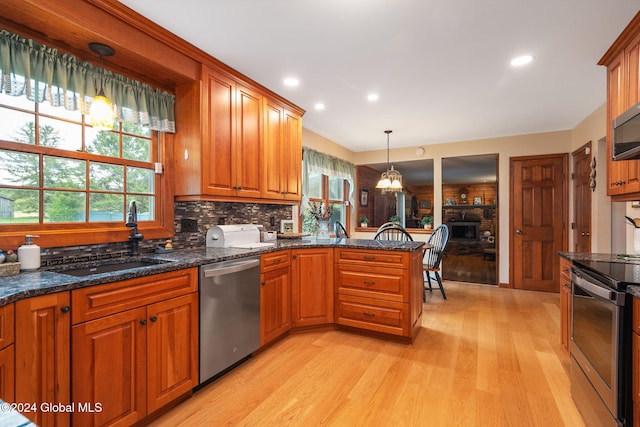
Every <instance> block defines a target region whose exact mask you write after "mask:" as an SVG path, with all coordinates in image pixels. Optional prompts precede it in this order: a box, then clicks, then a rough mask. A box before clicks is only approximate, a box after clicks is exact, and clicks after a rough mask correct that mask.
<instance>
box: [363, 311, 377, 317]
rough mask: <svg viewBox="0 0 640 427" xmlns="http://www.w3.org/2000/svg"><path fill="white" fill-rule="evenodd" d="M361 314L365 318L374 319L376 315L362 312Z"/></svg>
mask: <svg viewBox="0 0 640 427" xmlns="http://www.w3.org/2000/svg"><path fill="white" fill-rule="evenodd" d="M362 314H364V315H365V316H367V317H376V315H375V314H373V313H367V312H366V311H364V312H362Z"/></svg>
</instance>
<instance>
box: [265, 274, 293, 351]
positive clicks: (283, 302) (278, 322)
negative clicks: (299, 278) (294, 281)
mask: <svg viewBox="0 0 640 427" xmlns="http://www.w3.org/2000/svg"><path fill="white" fill-rule="evenodd" d="M260 285H261V286H260V345H261V346H262V345H265V344H268V343H269V342H271V341H273V340H274V339H276V338H278V337H279V336H281V335H282V334H284V333H285V332H287V331H288V330H289V329H290V328H291V269H290V268H289V266H288V265H287V266H286V267H282V268H278V269H275V270H270V271H267V272H266V273H261V274H260Z"/></svg>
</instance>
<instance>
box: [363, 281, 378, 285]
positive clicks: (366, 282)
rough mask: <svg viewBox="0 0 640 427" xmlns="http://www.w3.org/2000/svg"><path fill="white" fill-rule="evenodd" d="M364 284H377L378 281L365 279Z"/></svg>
mask: <svg viewBox="0 0 640 427" xmlns="http://www.w3.org/2000/svg"><path fill="white" fill-rule="evenodd" d="M364 284H365V285H375V284H376V282H373V281H371V280H365V281H364Z"/></svg>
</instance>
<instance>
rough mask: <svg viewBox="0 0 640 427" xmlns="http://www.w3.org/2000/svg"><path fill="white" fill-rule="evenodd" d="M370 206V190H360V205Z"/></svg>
mask: <svg viewBox="0 0 640 427" xmlns="http://www.w3.org/2000/svg"><path fill="white" fill-rule="evenodd" d="M367 206H369V190H360V207H363V208H366V207H367Z"/></svg>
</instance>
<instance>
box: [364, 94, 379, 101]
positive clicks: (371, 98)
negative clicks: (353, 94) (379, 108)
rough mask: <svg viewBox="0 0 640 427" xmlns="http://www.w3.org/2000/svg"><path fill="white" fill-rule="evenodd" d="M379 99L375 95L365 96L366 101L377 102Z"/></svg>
mask: <svg viewBox="0 0 640 427" xmlns="http://www.w3.org/2000/svg"><path fill="white" fill-rule="evenodd" d="M378 98H379V96H378V94H377V93H370V94H369V95H367V100H369V101H371V102H374V101H377V100H378Z"/></svg>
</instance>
